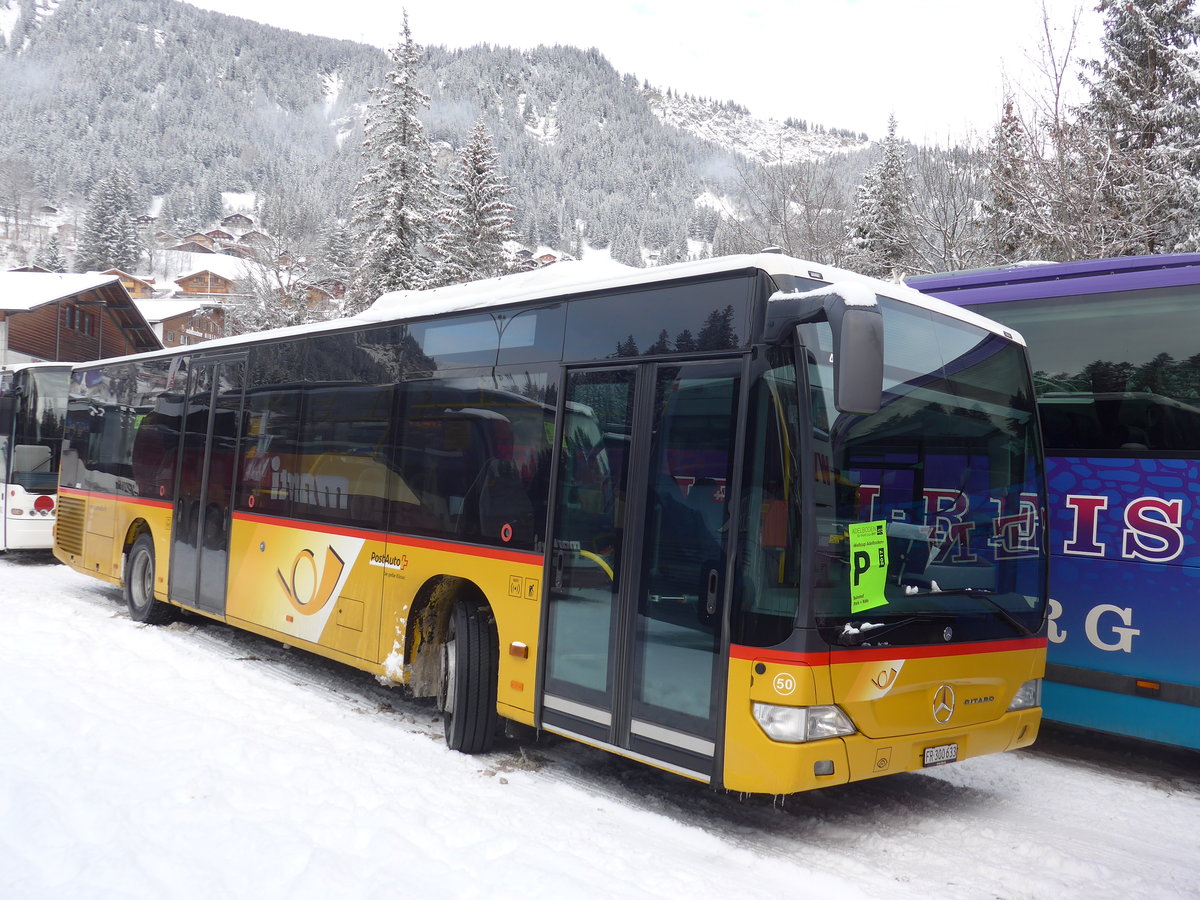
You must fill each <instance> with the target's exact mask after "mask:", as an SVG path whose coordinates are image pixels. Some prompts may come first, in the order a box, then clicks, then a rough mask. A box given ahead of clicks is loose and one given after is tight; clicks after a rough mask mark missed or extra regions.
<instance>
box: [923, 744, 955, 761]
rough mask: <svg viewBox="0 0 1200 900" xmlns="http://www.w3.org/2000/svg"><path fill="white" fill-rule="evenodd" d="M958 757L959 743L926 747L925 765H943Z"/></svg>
mask: <svg viewBox="0 0 1200 900" xmlns="http://www.w3.org/2000/svg"><path fill="white" fill-rule="evenodd" d="M957 759H958V744H942V745H941V746H940V747H926V748H925V765H927V766H941V765H945V764H946V763H952V762H955V761H956V760H957Z"/></svg>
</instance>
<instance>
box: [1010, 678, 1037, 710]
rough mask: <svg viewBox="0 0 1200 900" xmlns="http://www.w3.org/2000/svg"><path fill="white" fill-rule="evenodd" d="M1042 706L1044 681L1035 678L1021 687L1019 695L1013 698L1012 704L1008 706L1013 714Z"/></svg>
mask: <svg viewBox="0 0 1200 900" xmlns="http://www.w3.org/2000/svg"><path fill="white" fill-rule="evenodd" d="M1041 705H1042V679H1040V678H1035V679H1033V681H1027V682H1025V683H1024V684H1023V685H1021V687H1020V689H1019V690H1018V691H1017V695H1016V696H1015V697H1013V701H1012V703H1010V704H1009V705H1008V711H1009V712H1013V711H1014V710H1017V709H1031V708H1032V707H1034V706H1041Z"/></svg>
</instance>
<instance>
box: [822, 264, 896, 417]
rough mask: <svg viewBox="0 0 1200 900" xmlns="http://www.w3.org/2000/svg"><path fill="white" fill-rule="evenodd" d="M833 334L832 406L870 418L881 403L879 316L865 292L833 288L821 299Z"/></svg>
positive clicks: (848, 287) (856, 288)
mask: <svg viewBox="0 0 1200 900" xmlns="http://www.w3.org/2000/svg"><path fill="white" fill-rule="evenodd" d="M825 315H826V317H827V318H828V320H829V327H830V329H831V330H832V331H833V405H834V407H835V408H836V409H837V411H838V412H842V413H851V414H854V415H870V414H871V413H876V412H879V407H880V405H881V403H882V402H883V313H882V312H881V311H880V309H879V302H878V301H877V300H876V299H875V294H874V292H872V291H871V290H870V289H869V288H865V287H861V286H859V285H853V284H846V285H834V288H833V290H832V291H830V292H829V293H828V294H826V295H825Z"/></svg>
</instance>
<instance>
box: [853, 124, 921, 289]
mask: <svg viewBox="0 0 1200 900" xmlns="http://www.w3.org/2000/svg"><path fill="white" fill-rule="evenodd" d="M911 205H912V176H911V173H910V172H909V162H908V157H907V155H906V154H905V151H904V147H903V146H902V145H901V143H900V140H899V138H897V137H896V117H895V116H892V117H890V118H889V119H888V132H887V137H886V138H884V140H883V143H882V155H881V157H880V159H879V162H877V163H876V164H875V165H874V166H872V167H871V168H870V169H869V170H867V172H866V174H865V175H864V176H863V180H862V184H860V185H859V187H858V194H857V197H856V200H855V207H854V214H853V216H851V218H850V222H849V242H850V251H849V255H850V260H851V266H852V268H855V269H857V270H858V271H860V272H862V273H863V274H866V275H875V276H879V277H887V276H890V275H892V274H893V273H896V272H897V271H898V270H900V269H901V268H902V267H903V265H904V262H905V260H906V258H907V256H908V253H909V248H910V247H911V244H912V228H913V218H912V211H911Z"/></svg>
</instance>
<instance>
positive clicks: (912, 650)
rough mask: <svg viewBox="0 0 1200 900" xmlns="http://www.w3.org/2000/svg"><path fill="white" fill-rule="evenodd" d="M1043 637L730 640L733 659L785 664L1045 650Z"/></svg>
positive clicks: (832, 663)
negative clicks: (885, 642) (785, 643)
mask: <svg viewBox="0 0 1200 900" xmlns="http://www.w3.org/2000/svg"><path fill="white" fill-rule="evenodd" d="M1045 649H1046V639H1045V638H1019V639H1014V640H1008V641H988V642H986V643H980V644H922V645H920V646H916V647H868V648H862V649H858V650H843V649H840V648H839V649H833V648H830V649H829V650H818V651H815V652H807V653H792V652H789V651H786V650H768V649H764V648H761V647H743V646H741V645H738V644H732V645H730V647H729V655H730V657H731V658H733V659H745V660H753V661H755V662H767V663H778V664H780V665H787V666H825V665H837V664H838V663H858V662H882V661H884V660H893V659H937V658H939V657H945V656H977V655H980V654H983V653H1014V652H1016V651H1018V650H1045Z"/></svg>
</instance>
